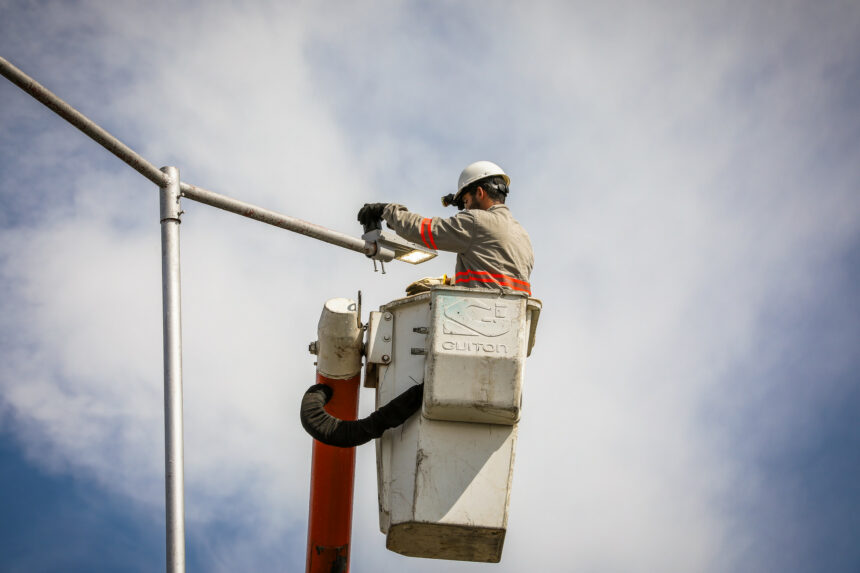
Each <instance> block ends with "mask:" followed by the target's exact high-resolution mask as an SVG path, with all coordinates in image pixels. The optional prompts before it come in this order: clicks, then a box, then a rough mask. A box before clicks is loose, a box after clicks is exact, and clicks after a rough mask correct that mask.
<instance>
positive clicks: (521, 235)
mask: <svg viewBox="0 0 860 573" xmlns="http://www.w3.org/2000/svg"><path fill="white" fill-rule="evenodd" d="M510 183H511V180H510V177H508V175H507V174H506V173H505V172H504V171H503V170H502V168H501V167H499V166H498V165H496V164H495V163H492V162H491V161H477V162H475V163H472V164H470V165H468V166H467V167H466V168H465V169H463V172H462V173H460V178H459V180H458V182H457V193H456V194H454V195H448V196H446V197H443V198H442V204H443V205H449V204H450V205H456V206H457V208H458V209H459V210H460V212H459V213H457V214H456V215H454V216H453V217H450V218H447V219H443V218H440V217H432V218H430V217H422V216H421V215H418V214H417V213H410V212H409V211H408V210H407V209H406V207H404V206H403V205H398V204H397V203H366V204H365V205H364V207H362V208H361V210H360V211H359V212H358V220H359V222H360V223H361V224H362V225H364V226H365V227H367V226H369V225H373V224H374V223H376V222H378V221H379V220H381V219H384V220H385V222H386V223H388V226H389V227H390V228H391V229H393V230H394V232H395V233H397V234H398V235H400V236H401V237H403V238H404V239H406V240H408V241H412V242H414V243H423V244H424V245H425V246H426V247H427V248H429V249H434V250H442V251H451V252H455V253H457V264H456V267H455V273H454V276H453V277H448V276H442V277H438V278H437V277H425V278H423V279H420V280H418V281H415V282H414V283H412V284H410V285H409V286H408V287H406V294H408V295H413V294H417V293H419V292H424V291H427V290H429V289H430V288H431V287H432V286H434V285H440V284H454V285H458V286H465V287H472V288H489V289H501V290H502V291H505V292H517V293H524V294H527V295H531V285H530V284H529V282H528V281H529V276H530V275H531V271H532V267H533V266H534V253H533V251H532V245H531V240H530V239H529V236H528V233H526V231H525V229H523V227H522V226H521V225H520V224H519V223H518V222H517V220H516V219H514V217H513V215H511V211H510V209H508V207H507V205H505V199H506V198H507V196H508V192H509V186H510Z"/></svg>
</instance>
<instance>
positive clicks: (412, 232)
mask: <svg viewBox="0 0 860 573" xmlns="http://www.w3.org/2000/svg"><path fill="white" fill-rule="evenodd" d="M382 218H383V219H385V222H386V223H388V226H389V227H391V228H392V229H394V232H395V233H397V234H398V235H400V236H401V237H403V238H404V239H406V240H407V241H412V242H413V243H419V244H422V245H424V246H426V247H427V248H428V249H436V250H441V251H451V252H454V253H462V252H464V251H465V250H467V249H468V248H469V245H471V244H472V239H473V237H474V236H475V216H474V215H473V214H472V213H470V212H469V211H468V210H466V211H461V212H459V213H457V214H456V215H454V216H453V217H449V218H447V219H442V218H441V217H422V216H421V215H419V214H418V213H410V212H409V211H408V210H407V209H406V207H404V206H403V205H398V204H397V203H390V204H388V205H387V206H386V207H385V210H384V211H383V212H382Z"/></svg>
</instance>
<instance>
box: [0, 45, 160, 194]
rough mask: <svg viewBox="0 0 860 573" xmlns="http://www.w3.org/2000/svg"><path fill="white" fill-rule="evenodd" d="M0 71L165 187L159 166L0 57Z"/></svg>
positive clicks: (137, 169) (130, 165)
mask: <svg viewBox="0 0 860 573" xmlns="http://www.w3.org/2000/svg"><path fill="white" fill-rule="evenodd" d="M0 74H2V75H3V76H4V77H6V79H8V80H9V81H11V82H12V83H13V84H15V85H16V86H18V87H19V88H21V89H22V90H24V91H25V92H27V93H28V94H30V95H31V96H33V97H34V98H35V99H37V100H39V101H40V102H41V103H43V104H44V105H45V106H46V107H48V108H49V109H50V110H52V111H53V112H54V113H56V114H57V115H59V116H60V117H62V118H63V119H65V120H66V121H68V122H69V123H71V124H72V125H74V126H75V127H77V128H78V129H80V130H81V131H83V132H84V133H85V134H87V135H88V136H90V138H91V139H93V140H94V141H95V142H96V143H98V144H99V145H101V146H102V147H104V148H105V149H107V150H108V151H110V152H111V153H113V154H114V155H116V156H117V157H119V158H120V159H122V160H123V161H125V162H126V163H127V164H128V165H129V167H131V168H132V169H134V170H135V171H137V172H138V173H140V174H141V175H143V176H144V177H146V178H147V179H149V180H150V181H152V182H153V183H155V184H156V185H158V186H159V187H166V186H167V184H168V183H170V177H168V175H167V174H166V173H164V172H163V171H161V170H160V169H158V167H156V166H155V165H153V164H152V163H150V162H149V161H147V160H146V159H144V158H143V157H141V156H140V155H138V154H137V153H136V152H135V151H134V150H133V149H132V148H130V147H129V146H127V145H126V144H124V143H123V142H122V141H120V140H119V139H117V138H116V137H114V136H113V135H111V134H110V133H108V132H107V131H105V130H104V129H102V128H101V127H99V125H98V124H97V123H96V122H94V121H93V120H91V119H90V118H88V117H87V116H85V115H84V114H82V113H81V112H79V111H78V110H76V109H75V108H73V107H72V106H70V105H69V104H67V103H66V102H65V101H63V100H62V99H60V98H59V97H58V96H57V95H56V94H54V93H53V92H52V91H51V90H49V89H48V88H46V87H45V86H43V85H42V84H40V83H39V82H37V81H36V80H34V79H33V78H31V77H30V76H28V75H27V74H25V73H24V72H22V71H21V70H19V69H18V68H16V67H15V66H14V65H12V63H10V62H9V61H8V60H6V59H5V58H3V57H0Z"/></svg>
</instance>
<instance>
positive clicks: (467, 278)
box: [454, 270, 532, 296]
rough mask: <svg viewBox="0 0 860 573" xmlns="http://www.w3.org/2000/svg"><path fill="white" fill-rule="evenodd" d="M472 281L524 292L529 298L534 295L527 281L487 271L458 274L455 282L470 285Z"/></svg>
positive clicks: (469, 271)
mask: <svg viewBox="0 0 860 573" xmlns="http://www.w3.org/2000/svg"><path fill="white" fill-rule="evenodd" d="M472 281H474V282H480V283H494V284H498V285H501V286H506V287H508V288H511V289H514V290H518V291H521V292H524V293H526V294H528V295H529V296H531V294H532V285H530V284H529V283H527V282H526V281H521V280H520V279H515V278H514V277H509V276H507V275H500V274H493V273H489V272H487V271H471V270H467V271H464V272H460V273H457V276H456V278H455V280H454V282H455V283H468V282H472Z"/></svg>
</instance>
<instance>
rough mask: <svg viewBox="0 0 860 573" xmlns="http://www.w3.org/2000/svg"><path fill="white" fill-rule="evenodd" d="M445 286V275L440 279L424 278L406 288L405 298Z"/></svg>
mask: <svg viewBox="0 0 860 573" xmlns="http://www.w3.org/2000/svg"><path fill="white" fill-rule="evenodd" d="M446 284H448V277H447V276H446V275H442V276H441V277H424V278H423V279H419V280H417V281H415V282H414V283H412V284H410V285H409V286H407V287H406V296H412V295H413V294H418V293H422V292H427V291H429V290H430V288H431V287H434V286H436V285H446Z"/></svg>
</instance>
